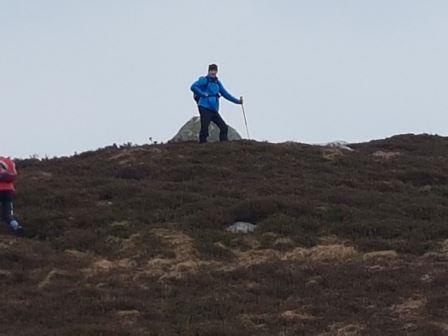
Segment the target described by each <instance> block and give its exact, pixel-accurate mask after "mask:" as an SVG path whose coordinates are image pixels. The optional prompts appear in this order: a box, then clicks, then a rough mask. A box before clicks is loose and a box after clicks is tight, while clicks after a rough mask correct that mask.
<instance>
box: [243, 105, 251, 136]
mask: <svg viewBox="0 0 448 336" xmlns="http://www.w3.org/2000/svg"><path fill="white" fill-rule="evenodd" d="M242 99H243V97H241V100H242ZM241 108H242V110H243V117H244V124H245V125H246V132H247V139H248V140H250V134H249V127H248V126H247V118H246V111H245V110H244V103H243V104H241Z"/></svg>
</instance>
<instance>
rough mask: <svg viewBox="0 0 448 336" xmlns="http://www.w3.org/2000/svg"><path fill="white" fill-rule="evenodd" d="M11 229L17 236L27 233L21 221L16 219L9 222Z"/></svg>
mask: <svg viewBox="0 0 448 336" xmlns="http://www.w3.org/2000/svg"><path fill="white" fill-rule="evenodd" d="M9 229H10V230H11V231H12V233H14V234H15V235H16V236H19V237H23V236H24V235H25V230H24V229H23V226H22V225H20V223H19V222H18V221H17V220H15V219H13V220H12V221H10V222H9Z"/></svg>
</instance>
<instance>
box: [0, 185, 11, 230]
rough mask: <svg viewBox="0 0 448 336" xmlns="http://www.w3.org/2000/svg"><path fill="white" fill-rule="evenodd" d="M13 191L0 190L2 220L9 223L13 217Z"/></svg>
mask: <svg viewBox="0 0 448 336" xmlns="http://www.w3.org/2000/svg"><path fill="white" fill-rule="evenodd" d="M13 200H14V192H12V191H0V203H1V204H2V220H3V221H5V222H6V223H8V224H9V223H10V222H11V221H12V220H13V219H14V205H13Z"/></svg>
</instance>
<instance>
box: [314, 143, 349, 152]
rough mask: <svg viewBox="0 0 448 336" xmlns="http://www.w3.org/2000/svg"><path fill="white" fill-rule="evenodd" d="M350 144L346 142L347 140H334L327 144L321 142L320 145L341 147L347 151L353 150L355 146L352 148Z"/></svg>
mask: <svg viewBox="0 0 448 336" xmlns="http://www.w3.org/2000/svg"><path fill="white" fill-rule="evenodd" d="M348 145H349V144H348V142H345V141H333V142H329V143H326V144H320V145H319V146H322V147H329V148H339V149H344V150H347V151H353V148H350V147H349V146H348Z"/></svg>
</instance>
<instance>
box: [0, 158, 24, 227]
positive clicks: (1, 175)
mask: <svg viewBox="0 0 448 336" xmlns="http://www.w3.org/2000/svg"><path fill="white" fill-rule="evenodd" d="M16 177H17V170H16V165H15V164H14V161H13V160H11V159H10V158H7V157H1V156H0V203H1V205H2V219H3V221H5V222H6V223H7V224H8V225H9V228H10V230H11V231H12V232H13V233H15V234H17V235H23V227H22V226H21V225H20V223H19V221H18V220H17V219H16V218H15V217H14V204H13V201H14V196H15V192H16V189H15V187H14V181H15V179H16Z"/></svg>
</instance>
